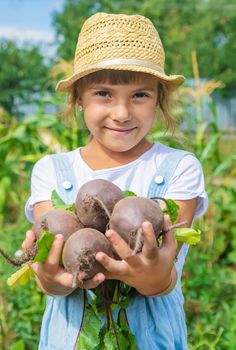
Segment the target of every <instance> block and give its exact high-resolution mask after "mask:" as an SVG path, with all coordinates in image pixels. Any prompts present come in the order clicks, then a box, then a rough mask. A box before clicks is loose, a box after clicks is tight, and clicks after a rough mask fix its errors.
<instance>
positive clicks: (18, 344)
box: [9, 340, 25, 350]
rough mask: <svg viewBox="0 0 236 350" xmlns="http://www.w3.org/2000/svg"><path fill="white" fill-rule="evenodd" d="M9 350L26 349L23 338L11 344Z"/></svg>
mask: <svg viewBox="0 0 236 350" xmlns="http://www.w3.org/2000/svg"><path fill="white" fill-rule="evenodd" d="M9 350H25V344H24V342H23V341H22V340H18V341H16V342H15V343H13V344H12V345H11V346H10V348H9Z"/></svg>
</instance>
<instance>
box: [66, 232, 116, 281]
mask: <svg viewBox="0 0 236 350" xmlns="http://www.w3.org/2000/svg"><path fill="white" fill-rule="evenodd" d="M98 252H104V253H106V254H107V255H109V256H111V257H112V256H113V254H112V245H111V243H110V242H109V241H108V239H107V238H106V237H105V236H104V234H103V233H101V232H99V231H97V230H95V229H92V228H84V229H81V230H78V231H77V232H74V233H73V234H72V235H71V236H70V237H69V238H68V240H67V241H66V243H65V245H64V249H63V254H62V261H63V265H64V266H65V269H66V270H67V271H69V272H71V273H72V274H73V277H74V278H73V287H74V286H76V281H77V275H78V274H79V272H85V273H86V276H85V278H84V279H90V278H92V277H93V276H94V275H95V274H97V273H98V272H104V271H105V269H104V267H103V266H102V265H101V264H100V263H99V262H98V261H97V260H96V259H95V255H96V254H97V253H98Z"/></svg>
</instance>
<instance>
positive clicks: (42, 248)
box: [33, 230, 55, 262]
mask: <svg viewBox="0 0 236 350" xmlns="http://www.w3.org/2000/svg"><path fill="white" fill-rule="evenodd" d="M54 238H55V236H54V234H52V233H51V232H49V231H44V230H43V231H42V236H41V237H40V238H39V240H38V241H37V242H36V245H37V247H38V252H37V254H36V256H35V258H34V260H33V261H35V262H36V261H37V262H44V261H46V259H47V256H48V253H49V250H50V249H51V246H52V242H53V241H54Z"/></svg>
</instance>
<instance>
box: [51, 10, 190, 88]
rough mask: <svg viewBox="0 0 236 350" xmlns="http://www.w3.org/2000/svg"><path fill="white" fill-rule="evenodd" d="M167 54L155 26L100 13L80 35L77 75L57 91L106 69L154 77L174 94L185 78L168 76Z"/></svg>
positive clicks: (140, 18) (141, 18)
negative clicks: (164, 83)
mask: <svg viewBox="0 0 236 350" xmlns="http://www.w3.org/2000/svg"><path fill="white" fill-rule="evenodd" d="M164 63H165V53H164V49H163V46H162V42H161V40H160V37H159V34H158V32H157V31H156V29H155V27H154V26H153V24H152V22H151V21H150V20H149V19H148V18H146V17H144V16H140V15H123V14H106V13H97V14H95V15H93V16H91V17H90V18H88V19H87V20H86V21H85V23H84V25H83V27H82V29H81V32H80V35H79V38H78V42H77V47H76V51H75V58H74V73H73V75H72V76H70V77H69V78H67V79H64V80H61V81H59V83H58V84H57V87H56V89H57V90H59V91H68V90H69V89H70V88H71V86H72V85H73V83H74V82H75V81H77V80H78V79H80V78H82V77H84V76H86V75H88V74H90V73H93V72H96V71H99V70H103V69H113V70H128V71H135V72H143V73H148V74H151V75H154V76H156V77H158V78H159V79H161V80H164V81H165V82H166V83H167V84H168V85H169V87H170V88H171V89H172V90H174V89H176V88H177V87H178V86H180V85H181V84H182V83H183V82H184V79H185V78H184V77H183V76H182V75H166V74H165V71H164Z"/></svg>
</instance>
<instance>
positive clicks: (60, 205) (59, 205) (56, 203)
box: [51, 190, 75, 211]
mask: <svg viewBox="0 0 236 350" xmlns="http://www.w3.org/2000/svg"><path fill="white" fill-rule="evenodd" d="M51 201H52V204H53V207H54V208H55V209H65V210H69V211H74V210H75V203H71V204H66V203H65V202H64V201H63V200H62V199H61V198H60V197H59V196H58V194H57V192H56V191H55V190H53V191H52V194H51Z"/></svg>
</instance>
